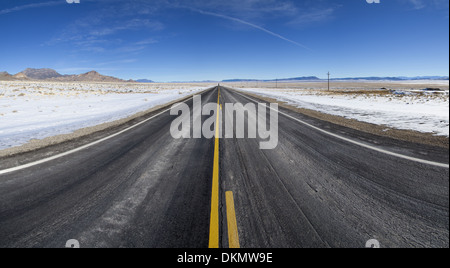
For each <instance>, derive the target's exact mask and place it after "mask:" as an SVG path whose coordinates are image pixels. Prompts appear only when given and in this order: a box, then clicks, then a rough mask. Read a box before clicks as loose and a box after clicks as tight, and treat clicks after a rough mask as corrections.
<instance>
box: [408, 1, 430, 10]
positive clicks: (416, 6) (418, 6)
mask: <svg viewBox="0 0 450 268" xmlns="http://www.w3.org/2000/svg"><path fill="white" fill-rule="evenodd" d="M408 1H409V3H410V4H411V5H412V6H413V8H414V9H417V10H418V9H423V8H425V7H426V5H425V3H424V2H423V1H422V0H408Z"/></svg>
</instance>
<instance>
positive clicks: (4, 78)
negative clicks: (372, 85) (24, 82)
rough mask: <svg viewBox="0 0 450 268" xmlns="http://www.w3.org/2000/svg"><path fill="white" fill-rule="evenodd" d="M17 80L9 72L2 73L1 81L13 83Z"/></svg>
mask: <svg viewBox="0 0 450 268" xmlns="http://www.w3.org/2000/svg"><path fill="white" fill-rule="evenodd" d="M11 80H15V79H14V77H13V76H12V75H10V74H9V73H7V72H0V81H11Z"/></svg>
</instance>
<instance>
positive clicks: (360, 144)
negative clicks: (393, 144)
mask: <svg viewBox="0 0 450 268" xmlns="http://www.w3.org/2000/svg"><path fill="white" fill-rule="evenodd" d="M234 90H235V91H239V90H236V89H234ZM236 93H237V94H239V95H241V96H242V97H244V98H246V99H248V100H250V101H253V102H256V103H257V101H256V100H254V99H251V98H249V97H247V96H245V95H242V94H240V93H238V92H236ZM269 108H270V109H271V110H274V109H272V108H271V107H269ZM278 112H279V113H281V114H283V115H284V116H286V117H289V118H291V119H293V120H295V121H297V122H300V123H301V124H303V125H306V126H308V127H310V128H313V129H315V130H317V131H320V132H322V133H324V134H327V135H329V136H332V137H335V138H338V139H340V140H343V141H346V142H349V143H352V144H355V145H358V146H361V147H364V148H366V149H370V150H373V151H376V152H379V153H383V154H387V155H390V156H394V157H397V158H402V159H406V160H409V161H413V162H417V163H421V164H426V165H430V166H436V167H441V168H450V166H449V165H448V164H442V163H438V162H433V161H428V160H423V159H420V158H415V157H411V156H406V155H402V154H398V153H394V152H390V151H387V150H383V149H381V148H377V147H375V146H371V145H367V144H364V143H361V142H358V141H354V140H351V139H348V138H345V137H342V136H340V135H337V134H334V133H331V132H329V131H326V130H323V129H321V128H318V127H316V126H313V125H311V124H309V123H307V122H304V121H302V120H300V119H298V118H295V117H293V116H290V115H288V114H286V113H283V112H281V111H278Z"/></svg>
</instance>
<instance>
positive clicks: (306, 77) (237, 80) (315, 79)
mask: <svg viewBox="0 0 450 268" xmlns="http://www.w3.org/2000/svg"><path fill="white" fill-rule="evenodd" d="M318 80H320V78H318V77H316V76H302V77H293V78H282V79H270V80H258V79H227V80H223V81H222V82H224V83H226V82H276V81H278V82H289V81H318Z"/></svg>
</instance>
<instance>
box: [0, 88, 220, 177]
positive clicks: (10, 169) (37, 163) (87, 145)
mask: <svg viewBox="0 0 450 268" xmlns="http://www.w3.org/2000/svg"><path fill="white" fill-rule="evenodd" d="M210 89H212V88H210ZM210 89H206V90H205V91H208V90H210ZM205 91H203V92H205ZM203 92H201V93H203ZM201 93H200V95H201ZM191 99H192V97H190V98H188V99H187V100H185V101H183V102H179V103H175V104H173V105H172V106H171V108H169V109H166V110H164V111H162V112H160V113H158V114H156V115H154V116H152V117H150V118H147V119H145V120H144V121H142V122H139V123H137V124H135V125H133V126H131V127H129V128H126V129H124V130H122V131H119V132H117V133H115V134H113V135H110V136H108V137H105V138H102V139H100V140H97V141H94V142H92V143H89V144H86V145H83V146H81V147H78V148H76V149H73V150H70V151H67V152H65V153H61V154H57V155H54V156H52V157H48V158H45V159H42V160H38V161H35V162H31V163H28V164H25V165H21V166H17V167H13V168H8V169H4V170H0V175H4V174H7V173H11V172H14V171H19V170H22V169H27V168H30V167H33V166H37V165H40V164H43V163H47V162H50V161H52V160H55V159H58V158H61V157H64V156H67V155H70V154H73V153H76V152H79V151H82V150H84V149H86V148H89V147H92V146H94V145H96V144H99V143H102V142H104V141H107V140H109V139H112V138H114V137H117V136H119V135H120V134H122V133H125V132H127V131H129V130H131V129H134V128H136V127H138V126H140V125H142V124H144V123H146V122H148V121H150V120H152V119H154V118H155V117H158V116H160V115H162V114H164V113H166V112H168V111H170V110H171V109H172V108H173V107H177V106H178V105H181V103H185V102H187V101H189V100H191Z"/></svg>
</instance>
